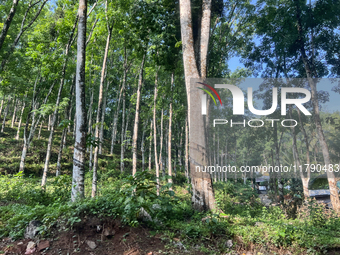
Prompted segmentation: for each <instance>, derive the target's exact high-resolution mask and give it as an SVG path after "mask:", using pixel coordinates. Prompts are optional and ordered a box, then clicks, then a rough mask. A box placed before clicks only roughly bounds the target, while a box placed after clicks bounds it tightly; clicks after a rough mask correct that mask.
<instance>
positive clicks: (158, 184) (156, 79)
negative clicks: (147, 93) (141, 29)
mask: <svg viewBox="0 0 340 255" xmlns="http://www.w3.org/2000/svg"><path fill="white" fill-rule="evenodd" d="M158 70H159V68H158ZM158 70H157V71H156V77H155V92H154V95H153V144H154V152H155V167H156V182H157V195H158V196H159V188H160V187H159V186H160V183H159V164H158V157H157V128H156V127H157V122H156V102H157V95H158Z"/></svg>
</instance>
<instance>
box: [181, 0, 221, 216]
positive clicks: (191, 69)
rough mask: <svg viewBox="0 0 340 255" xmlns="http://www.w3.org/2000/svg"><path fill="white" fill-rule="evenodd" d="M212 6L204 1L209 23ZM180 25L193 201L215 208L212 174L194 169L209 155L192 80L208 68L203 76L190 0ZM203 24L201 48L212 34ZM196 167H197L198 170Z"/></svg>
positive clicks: (197, 206) (198, 206) (201, 206)
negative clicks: (195, 48)
mask: <svg viewBox="0 0 340 255" xmlns="http://www.w3.org/2000/svg"><path fill="white" fill-rule="evenodd" d="M209 6H211V1H209V0H203V15H202V17H203V18H202V22H205V23H206V22H209V24H210V18H209V12H210V8H209ZM180 24H181V37H182V48H183V62H184V74H185V84H186V90H187V98H188V123H189V130H190V145H189V146H190V168H191V169H192V171H191V183H192V188H193V196H192V202H193V206H194V208H195V209H198V210H214V209H216V203H215V197H214V190H213V186H212V181H211V177H210V174H209V173H206V172H205V173H204V172H202V171H196V169H195V167H196V166H201V167H202V166H206V160H207V158H206V157H207V155H206V148H205V138H204V132H205V131H204V128H205V126H204V120H203V116H202V114H201V103H200V102H201V100H200V98H201V95H202V93H203V92H202V91H201V90H199V89H196V87H197V84H191V82H190V80H191V79H192V78H196V79H198V78H201V77H202V78H205V77H206V70H201V73H202V74H201V77H200V74H199V72H198V69H197V65H196V60H195V51H194V38H193V32H192V18H191V4H190V0H180ZM204 27H205V26H204ZM204 27H203V28H202V30H201V39H200V40H201V42H202V45H201V49H202V48H203V49H204V48H205V47H207V46H208V45H206V43H207V42H208V41H209V33H207V32H206V29H205V28H204ZM209 27H210V25H209ZM205 37H208V38H205ZM203 55H204V54H203ZM202 57H203V56H202ZM201 65H202V64H201ZM203 66H204V64H203ZM191 98H195V100H194V101H191ZM197 118H199V119H197ZM194 122H195V123H194ZM197 123H201V125H197ZM194 124H195V125H194ZM193 169H195V171H194V170H193Z"/></svg>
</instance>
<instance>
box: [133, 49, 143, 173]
mask: <svg viewBox="0 0 340 255" xmlns="http://www.w3.org/2000/svg"><path fill="white" fill-rule="evenodd" d="M144 61H145V55H144V56H143V60H142V64H141V68H140V73H139V79H138V89H137V102H136V114H135V125H134V128H133V138H132V175H135V174H136V172H137V139H138V124H139V108H140V98H141V96H140V95H141V90H142V84H143V69H144Z"/></svg>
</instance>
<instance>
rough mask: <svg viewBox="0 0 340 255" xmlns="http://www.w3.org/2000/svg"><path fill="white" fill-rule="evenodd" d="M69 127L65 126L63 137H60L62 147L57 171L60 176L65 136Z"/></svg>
mask: <svg viewBox="0 0 340 255" xmlns="http://www.w3.org/2000/svg"><path fill="white" fill-rule="evenodd" d="M66 132H67V129H66V128H64V129H63V132H62V134H61V139H60V147H59V152H58V160H57V171H56V174H55V175H56V176H59V174H60V170H61V157H62V153H63V147H64V137H65V136H66Z"/></svg>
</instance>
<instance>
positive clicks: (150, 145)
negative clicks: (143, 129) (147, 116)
mask: <svg viewBox="0 0 340 255" xmlns="http://www.w3.org/2000/svg"><path fill="white" fill-rule="evenodd" d="M149 139H150V144H149V167H148V169H149V171H151V154H152V151H151V150H152V149H151V148H152V120H151V124H150V136H149Z"/></svg>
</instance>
